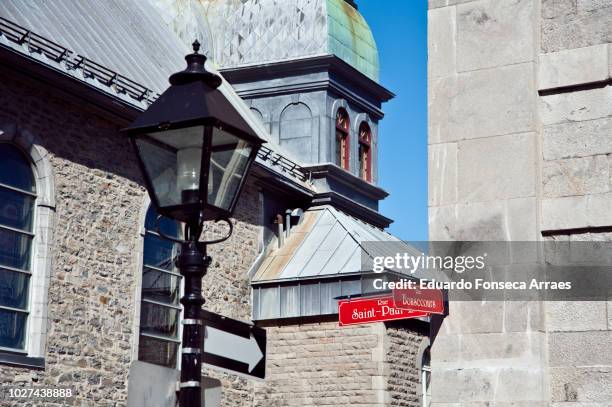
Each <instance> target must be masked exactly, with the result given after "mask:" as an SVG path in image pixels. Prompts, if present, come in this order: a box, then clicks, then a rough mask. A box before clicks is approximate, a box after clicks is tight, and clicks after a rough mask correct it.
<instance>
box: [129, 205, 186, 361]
mask: <svg viewBox="0 0 612 407" xmlns="http://www.w3.org/2000/svg"><path fill="white" fill-rule="evenodd" d="M156 218H157V211H156V210H155V208H154V207H153V206H150V207H149V209H148V211H147V215H146V219H145V229H144V244H143V262H142V263H143V264H142V291H141V303H140V336H139V342H138V360H141V361H143V362H148V363H154V364H156V365H161V366H166V367H169V368H177V367H178V362H179V359H180V355H179V352H178V350H179V347H180V341H181V326H180V315H181V309H182V306H181V303H180V302H179V300H180V297H181V279H182V277H181V275H180V274H179V272H178V270H177V268H176V265H175V262H174V260H175V258H176V256H177V255H178V251H179V247H180V246H179V245H178V244H177V243H173V242H171V241H169V240H166V239H164V238H162V237H161V236H160V235H159V233H158V232H157V227H156V224H155V223H156ZM159 229H160V230H161V232H162V233H163V234H165V235H167V236H171V237H176V238H179V237H180V235H181V227H180V224H179V223H178V222H175V221H173V220H170V219H167V218H161V219H160V221H159Z"/></svg>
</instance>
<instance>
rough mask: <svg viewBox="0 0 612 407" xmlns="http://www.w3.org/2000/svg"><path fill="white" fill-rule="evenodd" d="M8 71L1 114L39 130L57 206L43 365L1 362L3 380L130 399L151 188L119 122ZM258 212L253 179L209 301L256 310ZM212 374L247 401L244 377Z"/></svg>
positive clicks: (210, 282)
mask: <svg viewBox="0 0 612 407" xmlns="http://www.w3.org/2000/svg"><path fill="white" fill-rule="evenodd" d="M2 78H3V80H2V84H1V85H0V86H1V89H0V104H1V105H2V106H3V109H2V111H0V123H2V124H14V125H16V126H17V131H18V132H22V133H25V132H27V133H29V134H32V135H34V138H35V139H34V140H33V141H34V143H35V144H37V145H39V146H41V147H43V148H44V149H45V150H46V151H47V152H48V153H47V157H46V158H47V159H48V160H49V161H50V163H51V165H52V170H53V173H54V182H55V195H56V196H55V202H56V208H55V225H54V237H53V242H52V243H51V247H50V251H49V253H48V255H50V256H51V257H52V259H51V262H52V270H51V279H50V284H49V305H48V329H47V341H46V352H45V364H46V368H45V370H44V371H41V370H30V369H24V368H17V367H9V366H0V382H2V383H11V384H13V385H15V386H31V385H52V386H74V388H75V390H76V394H77V397H76V398H74V399H72V400H71V401H72V403H73V404H72V405H78V406H92V407H94V406H95V407H100V406H124V405H125V403H126V400H127V386H128V371H129V367H130V363H131V362H132V360H134V358H135V356H134V355H135V353H134V352H133V346H134V341H135V339H137V337H138V333H137V332H134V330H133V327H134V318H135V317H136V315H135V312H134V310H135V305H136V302H137V301H138V300H139V299H138V298H136V296H135V293H136V291H137V286H138V285H140V284H141V280H140V273H141V270H140V265H139V262H138V260H137V259H138V257H139V256H138V250H141V247H142V241H141V239H142V238H141V237H140V230H141V228H142V225H141V224H140V223H141V222H144V219H140V215H139V214H140V213H141V212H142V211H141V208H142V206H143V204H144V203H145V194H146V192H145V190H144V187H143V184H142V181H141V179H140V175H139V170H138V168H137V167H136V165H135V162H134V157H133V155H132V154H133V152H132V151H131V149H130V148H128V146H129V144H128V143H127V140H126V138H125V136H124V135H122V134H119V133H118V130H119V128H120V127H119V126H118V125H117V124H115V123H112V122H111V121H109V120H107V119H103V118H100V117H97V116H96V115H94V114H93V113H92V112H90V111H87V110H85V109H83V107H82V106H79V105H77V104H75V103H70V102H67V101H65V100H64V99H62V98H60V97H58V96H57V94H56V93H54V92H53V91H52V90H51V89H49V88H47V87H46V86H44V85H42V84H34V83H32V82H28V81H24V80H23V79H22V78H17V77H13V75H11V76H10V78H9V77H7V74H6V73H4V72H2ZM259 213H260V207H259V193H258V191H257V189H256V188H255V187H253V186H247V188H246V189H245V191H244V192H243V194H242V198H241V200H240V203H239V205H238V207H237V209H236V212H235V226H234V233H233V235H232V237H231V238H230V240H229V244H227V245H223V246H222V247H219V248H214V249H211V250H210V251H209V252H210V255H211V256H212V257H213V263H212V267H211V268H210V269H209V272H208V275H207V276H206V278H205V282H204V296H205V297H206V298H207V304H206V307H207V308H208V309H209V310H212V311H216V312H220V311H223V313H224V314H225V315H228V316H230V317H232V318H238V319H243V320H249V319H250V312H251V306H250V288H249V282H248V278H247V275H246V270H248V268H249V267H250V265H251V264H252V262H253V261H254V259H255V257H256V255H257V253H258V250H259V248H258V246H257V242H258V239H259V234H260V226H259V225H260V222H259V218H258V216H259ZM213 233H214V230H213ZM211 376H214V377H216V378H218V379H220V380H221V382H222V383H223V394H224V398H223V402H224V406H227V407H229V406H237V405H250V399H251V398H252V394H251V393H252V392H251V391H250V389H252V385H250V384H249V383H248V382H247V380H245V379H240V378H237V377H236V376H232V375H228V374H224V373H218V372H213V373H211ZM17 404H18V405H20V406H22V405H24V404H23V403H21V402H18V403H17ZM17 404H15V405H17ZM25 405H27V404H25ZM32 405H35V404H32ZM49 406H50V407H51V404H49Z"/></svg>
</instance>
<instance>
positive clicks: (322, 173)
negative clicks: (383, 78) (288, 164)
mask: <svg viewBox="0 0 612 407" xmlns="http://www.w3.org/2000/svg"><path fill="white" fill-rule="evenodd" d="M204 3H205V5H206V8H207V13H208V14H207V15H208V21H209V24H210V26H211V32H212V33H213V34H214V35H213V36H212V45H211V46H210V47H209V54H210V55H211V57H212V58H213V59H214V60H215V62H216V63H217V64H218V65H219V66H220V67H221V72H222V73H223V75H224V76H225V77H226V78H227V79H228V81H229V82H230V83H231V84H232V85H233V86H234V87H235V89H236V90H237V91H238V94H239V95H240V96H241V97H242V98H243V99H245V100H246V101H247V102H248V103H249V104H250V106H251V108H252V109H253V110H254V111H255V112H256V113H257V114H258V115H260V116H261V118H262V121H263V124H264V126H265V127H266V129H268V131H269V132H270V134H271V136H272V137H273V139H274V141H276V142H277V143H278V144H279V145H280V147H281V148H283V149H284V150H285V151H287V152H288V153H289V154H291V155H292V156H293V157H294V158H296V159H297V160H299V162H300V164H302V165H304V167H305V168H306V169H307V170H308V171H309V176H310V177H311V178H312V179H313V180H314V182H315V183H316V184H317V185H318V187H319V188H320V189H321V190H322V191H323V192H325V193H326V194H327V196H326V197H322V198H321V202H324V201H327V202H332V203H335V204H337V205H340V206H342V207H343V209H344V210H347V211H349V212H354V211H352V209H353V208H354V207H355V206H354V205H352V203H355V204H358V205H359V206H360V207H361V209H360V210H359V213H355V215H357V216H360V217H363V218H364V219H365V220H367V221H369V222H372V223H375V224H377V225H379V226H387V225H388V223H389V220H388V219H385V218H382V217H381V216H379V215H378V214H377V213H376V212H377V210H378V201H379V200H381V199H383V198H384V197H385V196H386V193H385V191H383V190H382V189H380V188H378V187H377V183H378V138H379V133H378V123H379V121H380V120H381V119H382V118H383V111H382V103H384V102H386V101H388V100H389V99H391V98H392V97H393V94H392V93H391V92H390V91H389V90H387V89H386V88H385V87H384V86H382V85H381V84H380V83H379V61H378V50H377V47H376V42H375V40H374V36H373V34H372V32H371V30H370V28H369V26H368V24H367V22H366V21H365V19H364V18H363V16H362V15H361V14H360V13H359V10H358V5H357V3H356V2H354V1H346V0H308V1H306V0H291V1H284V2H278V1H274V0H263V1H260V0H258V1H255V0H247V1H234V2H217V1H206V2H204ZM347 185H350V188H347ZM363 207H365V208H367V209H363Z"/></svg>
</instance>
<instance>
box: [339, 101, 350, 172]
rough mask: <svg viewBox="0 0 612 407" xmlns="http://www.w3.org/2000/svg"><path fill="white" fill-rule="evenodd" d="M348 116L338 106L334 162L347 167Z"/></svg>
mask: <svg viewBox="0 0 612 407" xmlns="http://www.w3.org/2000/svg"><path fill="white" fill-rule="evenodd" d="M349 126H350V123H349V116H348V113H347V112H346V110H344V109H342V108H340V109H338V112H337V113H336V163H337V164H338V165H339V166H340V167H342V168H344V169H345V170H348V169H349V158H350V155H349Z"/></svg>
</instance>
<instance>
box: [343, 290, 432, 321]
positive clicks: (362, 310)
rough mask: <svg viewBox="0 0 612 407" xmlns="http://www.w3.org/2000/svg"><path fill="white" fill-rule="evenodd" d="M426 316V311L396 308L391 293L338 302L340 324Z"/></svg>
mask: <svg viewBox="0 0 612 407" xmlns="http://www.w3.org/2000/svg"><path fill="white" fill-rule="evenodd" d="M426 316H428V314H427V313H426V312H415V311H408V310H405V309H400V308H396V307H395V306H394V305H393V296H391V295H389V296H385V297H374V298H359V299H355V300H341V301H339V302H338V317H339V322H340V326H344V325H355V324H367V323H370V322H380V321H392V320H395V319H409V318H419V317H426Z"/></svg>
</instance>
